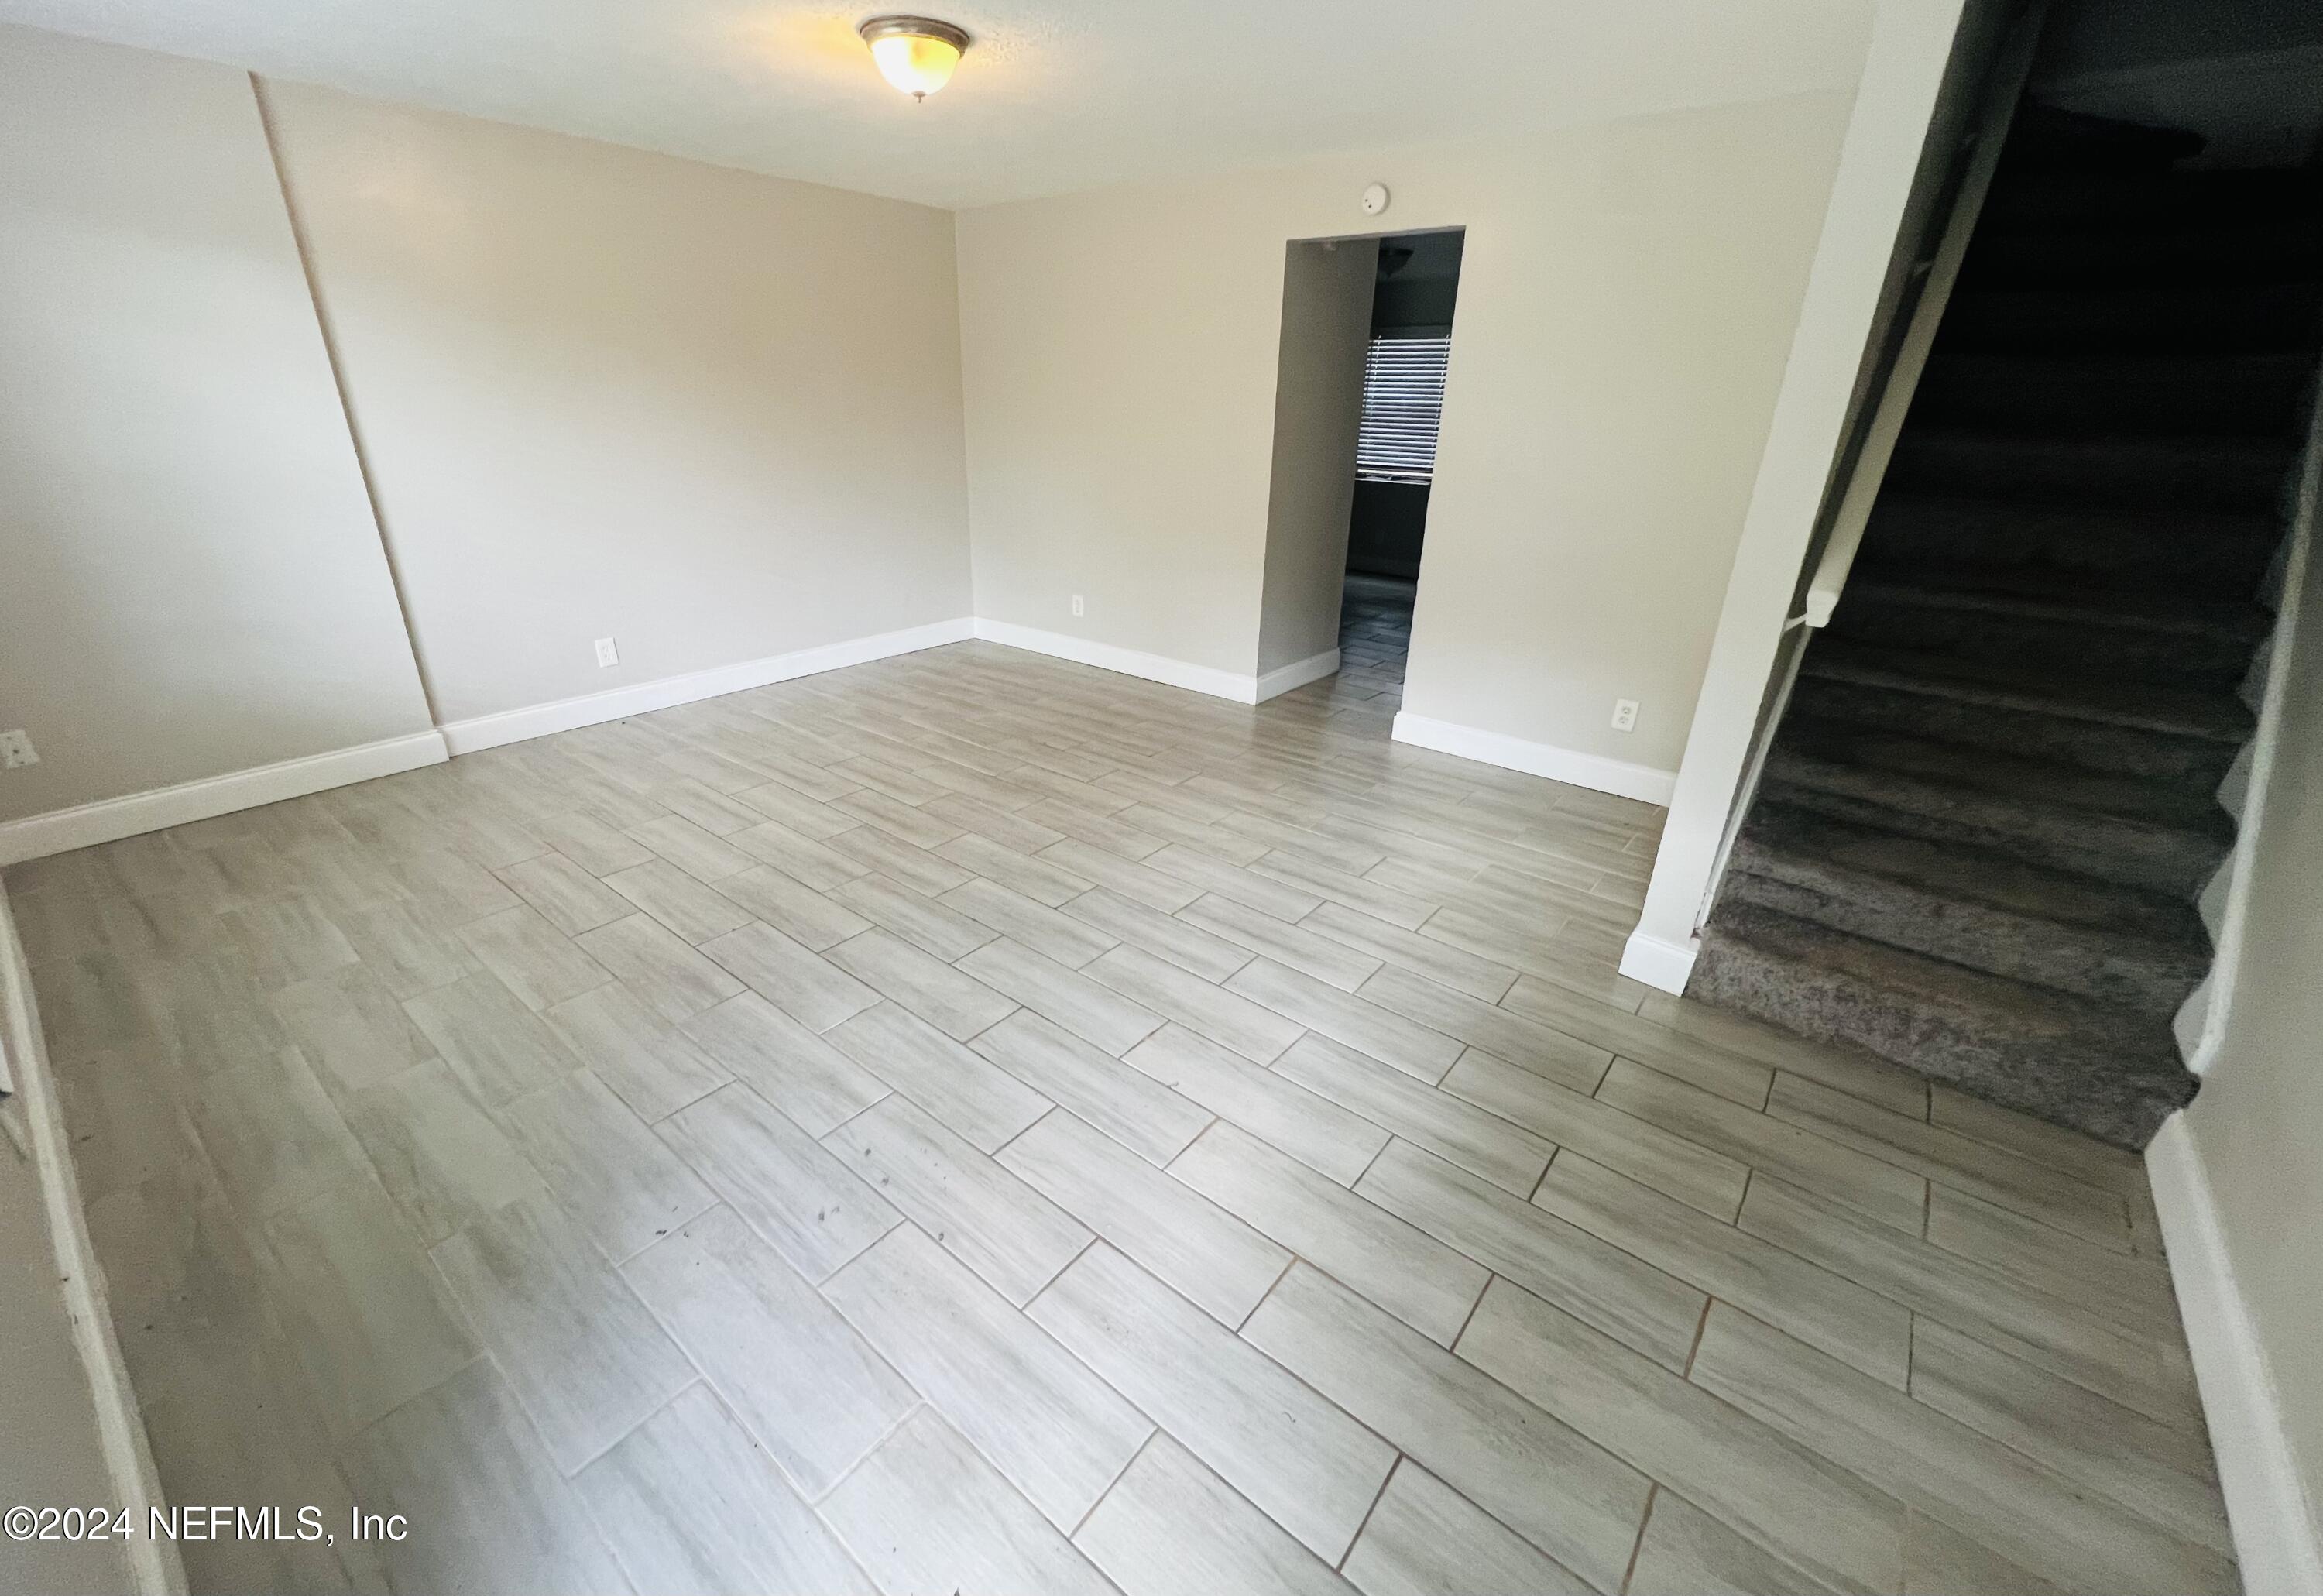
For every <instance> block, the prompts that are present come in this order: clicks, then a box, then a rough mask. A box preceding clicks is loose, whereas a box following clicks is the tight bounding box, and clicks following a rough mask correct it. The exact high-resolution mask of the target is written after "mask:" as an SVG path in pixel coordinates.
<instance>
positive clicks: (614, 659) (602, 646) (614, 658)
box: [597, 637, 621, 669]
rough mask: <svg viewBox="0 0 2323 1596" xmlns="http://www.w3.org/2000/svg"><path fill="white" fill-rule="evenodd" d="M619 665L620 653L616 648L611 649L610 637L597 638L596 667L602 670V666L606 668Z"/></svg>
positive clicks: (611, 640) (611, 641)
mask: <svg viewBox="0 0 2323 1596" xmlns="http://www.w3.org/2000/svg"><path fill="white" fill-rule="evenodd" d="M620 663H621V651H620V649H618V648H616V647H613V639H612V638H611V637H600V638H598V639H597V665H598V667H599V668H600V669H602V668H603V667H604V666H606V665H619V664H620Z"/></svg>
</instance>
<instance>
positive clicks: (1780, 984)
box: [1686, 903, 2198, 1150]
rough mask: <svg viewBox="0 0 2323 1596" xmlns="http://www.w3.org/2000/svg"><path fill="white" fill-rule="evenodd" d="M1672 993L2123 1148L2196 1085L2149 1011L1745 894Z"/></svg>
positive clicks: (2164, 1027) (1718, 921)
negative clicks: (1823, 921)
mask: <svg viewBox="0 0 2323 1596" xmlns="http://www.w3.org/2000/svg"><path fill="white" fill-rule="evenodd" d="M1686 994H1687V995H1688V996H1690V997H1695V998H1700V999H1703V1000H1704V1001H1707V1002H1710V1003H1714V1004H1719V1005H1720V1006H1722V1007H1725V1008H1731V1009H1738V1010H1740V1011H1741V1012H1743V1013H1745V1014H1754V1015H1756V1016H1757V1017H1758V1018H1759V1019H1762V1020H1766V1021H1767V1022H1769V1023H1773V1024H1776V1025H1778V1026H1781V1027H1782V1028H1784V1029H1785V1030H1787V1031H1790V1032H1793V1033H1794V1034H1796V1035H1800V1036H1804V1037H1807V1038H1809V1039H1812V1040H1813V1041H1821V1042H1823V1043H1826V1044H1837V1045H1841V1046H1850V1047H1855V1048H1859V1049H1863V1050H1867V1051H1869V1052H1871V1053H1873V1054H1875V1055H1876V1056H1878V1057H1879V1058H1881V1059H1886V1060H1887V1061H1888V1062H1889V1063H1892V1064H1897V1065H1900V1066H1902V1067H1903V1068H1905V1069H1910V1070H1913V1071H1915V1072H1916V1073H1918V1074H1920V1075H1923V1076H1925V1077H1928V1078H1932V1079H1934V1080H1940V1081H1942V1082H1944V1083H1945V1084H1947V1085H1949V1086H1952V1087H1957V1088H1959V1089H1960V1090H1961V1091H1964V1092H1967V1093H1969V1095H1970V1096H1977V1097H1981V1098H1983V1099H1985V1100H1986V1101H1988V1102H1992V1103H1997V1104H2000V1105H2003V1106H2005V1107H2008V1108H2014V1109H2016V1110H2018V1111H2019V1112H2021V1113H2025V1114H2033V1115H2034V1116H2035V1117H2036V1118H2040V1119H2043V1120H2047V1121H2048V1122H2049V1123H2051V1124H2060V1125H2064V1126H2066V1127H2068V1128H2070V1129H2072V1130H2076V1131H2080V1132H2081V1133H2084V1134H2087V1135H2091V1136H2096V1137H2098V1138H2099V1139H2100V1140H2102V1141H2106V1142H2112V1143H2113V1144H2115V1145H2116V1146H2118V1147H2126V1148H2129V1149H2132V1150H2140V1149H2143V1148H2144V1145H2145V1144H2146V1142H2149V1141H2151V1140H2153V1133H2154V1132H2155V1131H2156V1130H2158V1129H2160V1128H2161V1124H2162V1120H2163V1119H2165V1118H2167V1117H2168V1116H2169V1114H2170V1113H2171V1110H2173V1109H2175V1108H2178V1107H2180V1106H2181V1105H2184V1104H2185V1103H2186V1102H2188V1101H2189V1100H2190V1099H2191V1098H2192V1096H2193V1095H2194V1090H2195V1087H2196V1086H2197V1084H2198V1083H2197V1082H2196V1080H2195V1078H2193V1077H2192V1076H2191V1075H2189V1074H2188V1073H2187V1072H2186V1069H2185V1068H2184V1066H2183V1065H2182V1064H2181V1063H2180V1062H2179V1059H2178V1054H2177V1049H2176V1046H2175V1044H2174V1042H2173V1041H2172V1039H2171V1034H2170V1027H2169V1025H2168V1024H2167V1023H2165V1022H2162V1021H2160V1020H2158V1019H2157V1018H2156V1017H2155V1016H2154V1015H2152V1014H2124V1013H2122V1012H2121V1011H2119V1010H2116V1009H2113V1008H2109V1007H2107V1005H2105V1004H2097V1003H2092V1002H2089V1001H2088V1000H2087V999H2084V998H2078V997H2072V996H2069V995H2065V994H2063V993H2060V992H2053V991H2051V990H2049V989H2047V988H2045V987H2040V986H2032V985H2030V984H2029V983H2026V982H2023V981H2013V980H2010V979H2008V978H2007V977H2002V976H1994V975H1988V974H1986V973H1985V972H1983V971H1981V970H1971V969H1969V968H1965V967H1963V966H1960V965H1957V964H1953V963H1951V962H1949V961H1947V960H1943V959H1931V958H1928V957H1927V956H1926V955H1924V954H1919V953H1913V952H1909V951H1907V950H1905V949H1901V948H1893V947H1889V946H1887V944H1885V943H1882V942H1878V941H1874V940H1870V939H1868V938H1865V937H1858V936H1854V935H1851V934H1850V933H1848V932H1846V931H1835V930H1832V928H1830V927H1828V926H1821V925H1816V924H1814V923H1813V922H1809V921H1804V920H1800V919H1798V918H1796V917H1795V916H1792V915H1788V914H1784V913H1779V912H1777V911H1774V910H1769V909H1766V908H1762V907H1760V906H1758V905H1757V904H1753V903H1735V904H1732V905H1724V904H1722V905H1721V907H1720V909H1719V911H1718V913H1715V914H1714V915H1712V919H1711V922H1710V924H1709V925H1708V926H1707V927H1706V928H1705V929H1704V930H1703V938H1702V954H1701V957H1700V958H1699V959H1697V960H1696V961H1695V963H1694V976H1693V979H1692V981H1691V982H1690V983H1689V984H1688V986H1687V988H1686Z"/></svg>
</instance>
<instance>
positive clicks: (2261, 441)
mask: <svg viewBox="0 0 2323 1596" xmlns="http://www.w3.org/2000/svg"><path fill="white" fill-rule="evenodd" d="M2318 302H2323V296H2318ZM2298 458H2299V456H2298V450H2297V449H2296V447H2295V446H2294V445H2292V444H2291V442H2290V440H2288V439H2273V438H2206V437H2193V438H2149V437H2133V438H2110V437H2043V436H2039V435H2037V434H2034V435H2030V436H2028V435H2026V434H2025V433H2021V432H1979V431H1975V430H1972V429H1968V430H1964V429H1959V428H1952V427H1921V426H1913V427H1905V429H1904V433H1903V436H1901V437H1900V438H1899V439H1897V440H1896V454H1895V457H1894V459H1893V460H1892V461H1891V462H1890V463H1889V464H1888V467H1887V485H1886V487H1885V489H1883V491H1884V492H1886V493H1887V494H1889V495H1890V496H1891V497H1892V496H1898V495H1900V496H1906V497H1914V496H1916V497H1927V498H1936V499H1942V498H1948V497H1957V498H1964V499H1971V500H1986V501H2006V502H2008V503H2012V504H2032V505H2054V506H2057V507H2059V508H2062V509H2080V510H2082V511H2085V512H2096V511H2098V510H2105V509H2127V510H2132V511H2135V512H2137V513H2138V514H2139V515H2140V516H2142V517H2152V516H2153V514H2154V513H2155V512H2156V511H2159V510H2162V509H2195V510H2208V511H2212V512H2216V513H2221V514H2232V513H2241V514H2245V515H2249V516H2253V517H2263V518H2267V520H2268V522H2269V524H2270V525H2272V524H2274V518H2276V517H2277V516H2278V515H2279V514H2280V511H2281V508H2282V499H2283V493H2284V485H2285V483H2286V482H2288V481H2289V480H2290V477H2291V468H2292V467H2293V466H2294V465H2295V464H2297V463H2298Z"/></svg>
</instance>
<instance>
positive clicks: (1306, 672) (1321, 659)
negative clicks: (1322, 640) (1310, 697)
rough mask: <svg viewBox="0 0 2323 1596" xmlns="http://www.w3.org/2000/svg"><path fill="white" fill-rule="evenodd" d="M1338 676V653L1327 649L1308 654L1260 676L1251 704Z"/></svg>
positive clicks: (1332, 649) (1334, 649) (1333, 649)
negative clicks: (1325, 678)
mask: <svg viewBox="0 0 2323 1596" xmlns="http://www.w3.org/2000/svg"><path fill="white" fill-rule="evenodd" d="M1337 674H1339V651H1338V650H1337V649H1336V648H1327V649H1325V650H1324V651H1323V652H1322V653H1320V654H1310V655H1308V656H1307V657H1306V658H1305V659H1295V660H1292V661H1291V662H1290V664H1289V665H1279V666H1277V667H1276V668H1275V669H1273V670H1271V671H1269V672H1267V673H1266V674H1264V675H1262V676H1260V677H1259V678H1258V679H1257V683H1256V691H1255V692H1254V693H1253V694H1252V697H1251V702H1253V703H1264V702H1266V701H1267V700H1268V699H1270V698H1281V696H1282V695H1283V694H1284V693H1290V692H1294V691H1296V690H1297V689H1299V688H1301V687H1304V686H1306V685H1307V683H1309V682H1320V681H1321V680H1322V679H1323V678H1324V677H1326V676H1336V675H1337Z"/></svg>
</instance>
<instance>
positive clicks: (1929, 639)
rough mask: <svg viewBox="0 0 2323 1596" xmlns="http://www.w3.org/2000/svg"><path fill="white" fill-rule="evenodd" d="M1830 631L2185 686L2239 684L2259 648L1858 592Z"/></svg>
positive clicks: (2208, 637)
mask: <svg viewBox="0 0 2323 1596" xmlns="http://www.w3.org/2000/svg"><path fill="white" fill-rule="evenodd" d="M1827 631H1828V633H1829V635H1830V636H1832V637H1849V638H1853V639H1856V640H1858V641H1860V642H1863V643H1866V644H1870V645H1873V646H1876V647H1883V648H1910V649H1916V650H1919V651H1922V652H1925V653H1931V654H1951V655H1957V656H1960V657H1961V658H1964V659H1979V660H1986V661H1991V662H1994V663H2003V662H2005V663H2007V664H2011V665H2021V666H2025V667H2027V668H2030V669H2036V670H2053V671H2062V672H2069V673H2079V674H2083V675H2103V676H2107V677H2108V678H2111V679H2113V680H2116V681H2129V682H2152V683H2155V684H2157V685H2165V686H2185V687H2190V686H2199V685H2202V684H2205V683H2211V684H2223V685H2226V686H2229V687H2231V686H2232V685H2233V684H2234V683H2237V682H2239V681H2241V680H2242V678H2243V675H2244V674H2245V672H2246V671H2248V670H2249V668H2250V656H2251V650H2252V648H2253V647H2254V645H2253V644H2251V643H2249V642H2246V641H2245V640H2244V639H2242V638H2240V637H2218V636H2216V635H2214V634H2208V633H2191V634H2189V633H2181V632H2152V631H2136V630H2133V629H2130V628H2115V627H2106V628H2100V627H2093V626H2089V625H2087V624H2079V625H2077V624H2074V623H2072V622H2069V621H2063V620H2049V619H2036V618H2033V617H2027V616H2012V615H1997V614H1994V613H1992V612H1990V611H1988V610H1960V609H1951V608H1945V607H1940V606H1934V605H1924V604H1911V603H1890V602H1883V601H1878V600H1874V599H1870V598H1869V597H1868V595H1867V596H1865V597H1862V598H1859V597H1858V596H1857V595H1855V594H1853V593H1850V594H1849V595H1848V596H1847V597H1846V598H1844V599H1843V600H1842V601H1841V603H1840V606H1839V611H1838V613H1837V614H1836V615H1834V616H1833V617H1832V623H1831V625H1830V627H1829V628H1827Z"/></svg>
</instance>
